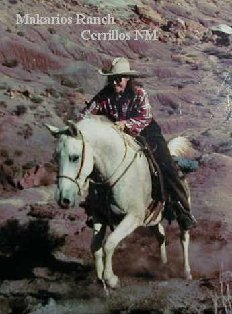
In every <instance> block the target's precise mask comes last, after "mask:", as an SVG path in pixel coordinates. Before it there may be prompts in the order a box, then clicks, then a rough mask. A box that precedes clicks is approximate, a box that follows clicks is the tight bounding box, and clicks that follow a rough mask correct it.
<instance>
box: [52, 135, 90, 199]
mask: <svg viewBox="0 0 232 314" xmlns="http://www.w3.org/2000/svg"><path fill="white" fill-rule="evenodd" d="M79 132H80V131H79ZM80 135H81V138H82V143H83V145H82V153H81V156H82V158H81V165H80V168H79V171H78V173H77V175H76V177H75V179H73V178H71V177H69V176H66V175H62V176H60V175H58V176H57V179H60V178H65V179H68V180H70V181H72V182H73V183H75V184H76V185H77V187H78V192H77V193H78V195H82V190H81V186H80V183H79V181H80V180H79V179H80V176H81V172H82V170H83V168H84V161H85V155H86V153H85V151H86V147H85V141H84V136H83V134H82V133H81V132H80Z"/></svg>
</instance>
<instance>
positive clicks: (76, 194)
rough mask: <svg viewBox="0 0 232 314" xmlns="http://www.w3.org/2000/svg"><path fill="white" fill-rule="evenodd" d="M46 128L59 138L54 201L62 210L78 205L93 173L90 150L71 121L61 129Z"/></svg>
mask: <svg viewBox="0 0 232 314" xmlns="http://www.w3.org/2000/svg"><path fill="white" fill-rule="evenodd" d="M46 127H47V128H48V129H49V131H50V132H51V134H52V135H53V136H55V137H58V138H59V141H58V145H57V147H56V157H57V161H58V166H59V173H58V185H57V190H56V200H57V202H58V203H59V204H60V205H61V206H62V207H64V208H69V207H71V206H74V205H78V203H79V202H80V196H81V195H82V194H83V192H84V191H85V190H87V188H88V177H89V175H90V174H91V172H92V171H93V152H92V149H91V147H90V145H89V144H88V142H87V141H86V140H85V139H84V137H83V134H82V133H81V131H80V130H79V129H78V127H77V125H76V124H75V123H74V122H72V121H69V122H68V126H67V127H65V128H63V129H58V128H56V127H53V126H49V125H46Z"/></svg>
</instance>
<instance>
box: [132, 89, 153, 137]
mask: <svg viewBox="0 0 232 314" xmlns="http://www.w3.org/2000/svg"><path fill="white" fill-rule="evenodd" d="M151 120H152V112H151V105H150V103H149V99H148V96H147V93H146V92H145V90H144V89H142V88H140V89H138V90H137V92H136V96H135V99H134V110H133V112H132V116H131V118H130V119H128V120H126V129H127V131H128V133H130V134H132V135H133V136H137V135H138V134H139V133H140V132H141V131H142V130H143V129H144V128H145V127H146V126H148V125H149V124H150V123H151Z"/></svg>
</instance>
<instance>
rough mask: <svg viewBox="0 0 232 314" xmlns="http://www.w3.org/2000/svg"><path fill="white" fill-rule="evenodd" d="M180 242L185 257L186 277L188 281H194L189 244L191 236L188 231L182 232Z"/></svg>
mask: <svg viewBox="0 0 232 314" xmlns="http://www.w3.org/2000/svg"><path fill="white" fill-rule="evenodd" d="M180 242H181V246H182V249H183V257H184V275H185V278H186V279H192V274H191V268H190V265H189V242H190V235H189V231H188V230H182V229H181V230H180Z"/></svg>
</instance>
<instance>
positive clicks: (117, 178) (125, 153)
mask: <svg viewBox="0 0 232 314" xmlns="http://www.w3.org/2000/svg"><path fill="white" fill-rule="evenodd" d="M113 128H114V129H115V130H116V131H117V132H118V133H119V135H120V136H121V137H122V139H123V143H124V147H125V151H124V154H123V158H122V160H121V161H120V163H119V165H118V166H117V167H116V169H115V170H114V171H113V173H112V174H111V175H110V176H109V177H108V178H107V179H105V180H101V181H94V180H92V179H89V181H90V182H92V183H94V184H97V185H106V184H109V187H110V188H112V187H113V186H115V185H116V184H117V183H118V182H119V181H120V179H121V178H122V177H123V176H124V175H125V174H126V172H127V171H128V169H129V168H130V167H131V165H132V164H133V162H134V161H135V159H136V157H137V155H138V153H139V152H141V151H142V149H141V148H140V149H138V150H136V151H135V153H134V155H133V158H132V160H131V161H130V163H129V164H128V165H127V166H126V168H125V169H124V170H123V171H122V172H121V173H120V174H119V175H117V176H116V174H117V173H118V171H119V168H120V167H121V166H122V165H123V163H124V161H125V159H126V156H127V152H128V144H127V143H126V139H125V136H124V134H123V133H122V132H120V131H119V130H118V129H117V128H116V127H114V126H113ZM79 132H80V131H79ZM80 135H81V138H82V143H83V146H82V154H81V156H82V158H81V165H80V168H79V171H78V173H77V175H76V177H75V179H73V178H71V177H69V176H66V175H58V176H57V178H58V179H60V178H65V179H68V180H70V181H72V182H73V183H75V184H76V185H77V187H78V195H82V189H81V186H80V183H79V181H80V177H81V173H82V171H83V168H84V163H85V157H86V145H85V140H84V136H83V134H82V133H81V132H80ZM115 176H116V179H114V181H113V182H111V181H112V178H113V177H115ZM85 181H86V179H85ZM85 181H84V182H85Z"/></svg>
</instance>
